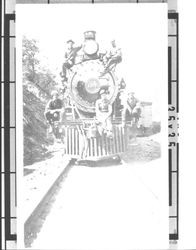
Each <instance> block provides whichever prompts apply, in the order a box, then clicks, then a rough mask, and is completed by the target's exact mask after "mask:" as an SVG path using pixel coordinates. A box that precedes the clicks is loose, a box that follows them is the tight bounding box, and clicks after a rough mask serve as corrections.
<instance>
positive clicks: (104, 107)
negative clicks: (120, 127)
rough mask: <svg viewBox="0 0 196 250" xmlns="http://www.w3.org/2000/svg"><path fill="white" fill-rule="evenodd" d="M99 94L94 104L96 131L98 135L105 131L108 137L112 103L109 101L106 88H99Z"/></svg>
mask: <svg viewBox="0 0 196 250" xmlns="http://www.w3.org/2000/svg"><path fill="white" fill-rule="evenodd" d="M100 96H101V98H100V99H98V100H97V101H96V104H95V108H96V119H97V121H98V123H99V125H98V131H99V133H100V135H102V134H103V133H106V135H107V136H108V137H112V121H111V114H112V105H111V104H110V103H109V100H108V97H107V92H106V90H104V89H102V90H100Z"/></svg>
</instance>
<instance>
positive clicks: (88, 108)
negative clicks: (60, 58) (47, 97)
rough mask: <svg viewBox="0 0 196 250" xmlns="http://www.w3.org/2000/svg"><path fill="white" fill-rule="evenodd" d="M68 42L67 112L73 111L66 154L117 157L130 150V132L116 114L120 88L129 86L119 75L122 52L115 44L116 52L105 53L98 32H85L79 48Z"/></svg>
mask: <svg viewBox="0 0 196 250" xmlns="http://www.w3.org/2000/svg"><path fill="white" fill-rule="evenodd" d="M68 42H69V44H70V47H69V51H68V52H66V61H65V63H64V64H63V72H62V77H63V84H64V91H65V98H66V101H67V99H69V101H68V102H69V107H68V108H67V110H68V109H69V111H70V110H71V112H69V114H71V116H69V115H68V112H66V119H65V123H64V124H65V126H64V131H65V132H64V135H65V140H64V144H65V153H66V154H67V155H70V156H72V157H74V158H82V159H87V158H88V159H89V157H90V158H93V159H97V158H100V157H101V158H103V157H106V156H107V157H108V156H110V157H111V156H114V155H115V156H116V155H118V154H119V153H122V152H124V151H125V150H126V136H125V133H126V130H125V129H124V128H123V127H122V122H121V120H120V122H119V120H117V119H116V115H115V110H119V109H118V108H117V107H116V106H115V104H117V100H119V93H120V89H122V88H124V87H125V85H123V81H122V80H121V81H119V80H118V78H117V76H116V74H115V68H116V66H117V64H118V63H119V62H121V53H120V50H119V49H118V48H117V47H116V45H115V43H114V41H113V42H112V46H113V51H112V52H109V51H107V52H105V53H101V52H100V49H99V44H98V43H97V41H96V32H95V31H87V32H84V42H83V44H82V45H81V46H79V47H74V46H73V44H74V42H73V41H72V40H69V41H68ZM101 93H102V94H101ZM103 93H104V95H103ZM101 95H102V96H101ZM103 96H105V97H103ZM98 103H99V109H98V110H97V106H98V105H97V104H98ZM98 113H99V114H98ZM68 116H69V118H68Z"/></svg>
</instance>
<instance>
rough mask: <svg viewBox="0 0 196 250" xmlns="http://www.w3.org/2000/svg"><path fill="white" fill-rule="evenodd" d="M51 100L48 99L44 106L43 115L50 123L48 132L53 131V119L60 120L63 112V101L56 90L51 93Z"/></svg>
mask: <svg viewBox="0 0 196 250" xmlns="http://www.w3.org/2000/svg"><path fill="white" fill-rule="evenodd" d="M51 96H52V100H50V101H49V102H48V103H47V105H46V108H45V113H44V114H45V117H46V119H47V121H48V123H49V125H50V128H49V132H50V133H51V132H52V131H53V124H54V122H55V121H60V120H61V118H62V114H63V112H64V105H63V101H62V100H61V99H60V98H59V94H58V92H57V91H56V90H54V91H52V93H51Z"/></svg>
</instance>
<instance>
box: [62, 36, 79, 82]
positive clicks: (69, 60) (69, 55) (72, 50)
mask: <svg viewBox="0 0 196 250" xmlns="http://www.w3.org/2000/svg"><path fill="white" fill-rule="evenodd" d="M73 45H74V41H73V40H71V39H70V40H68V41H67V50H66V52H65V62H64V63H63V69H62V71H63V74H61V76H62V77H63V78H64V81H67V80H68V79H67V70H69V69H70V68H71V67H72V66H73V65H74V63H75V58H76V55H77V52H78V51H79V50H80V49H81V48H82V46H79V47H73Z"/></svg>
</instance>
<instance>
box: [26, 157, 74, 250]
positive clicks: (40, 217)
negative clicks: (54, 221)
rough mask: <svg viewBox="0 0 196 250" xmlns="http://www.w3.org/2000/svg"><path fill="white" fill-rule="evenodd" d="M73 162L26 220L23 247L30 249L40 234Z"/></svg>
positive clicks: (71, 161) (70, 162)
mask: <svg viewBox="0 0 196 250" xmlns="http://www.w3.org/2000/svg"><path fill="white" fill-rule="evenodd" d="M75 161H76V160H74V159H71V160H70V161H69V163H68V164H67V165H66V166H65V168H64V169H63V171H62V172H61V173H60V175H59V176H58V178H57V179H56V180H55V181H54V183H53V184H52V186H51V187H50V189H49V190H48V191H47V193H46V194H45V195H44V197H43V198H42V200H41V201H40V203H39V204H38V205H37V207H36V208H35V209H34V211H33V212H32V214H31V215H30V216H29V218H28V219H27V220H26V222H25V225H24V243H25V247H31V245H32V243H33V241H34V240H35V239H36V238H37V234H38V233H39V232H40V230H41V228H42V226H43V223H44V221H45V220H46V217H47V216H48V214H49V213H50V211H51V209H52V205H53V203H54V202H55V198H56V196H57V195H58V193H59V191H60V189H61V186H62V183H63V181H64V180H65V179H66V177H67V175H68V173H69V171H70V170H71V168H72V167H73V166H74V165H75Z"/></svg>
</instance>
